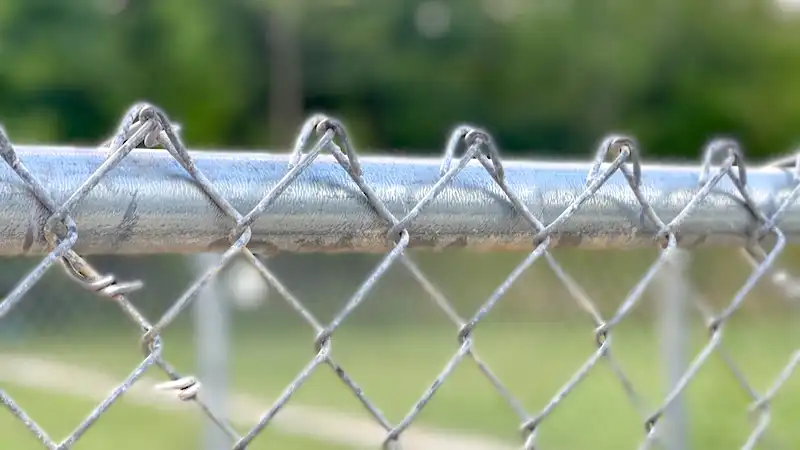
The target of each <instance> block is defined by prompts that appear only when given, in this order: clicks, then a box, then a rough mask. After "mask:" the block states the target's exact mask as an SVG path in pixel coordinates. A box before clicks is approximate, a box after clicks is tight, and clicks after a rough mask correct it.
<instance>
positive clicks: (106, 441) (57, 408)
mask: <svg viewBox="0 0 800 450" xmlns="http://www.w3.org/2000/svg"><path fill="white" fill-rule="evenodd" d="M9 389H10V390H13V397H14V400H15V401H16V402H17V403H18V404H20V405H23V407H24V408H25V409H26V410H27V411H28V412H29V414H30V415H31V416H32V417H33V418H34V420H36V421H37V423H38V424H39V425H40V426H41V427H42V428H44V430H45V431H46V432H47V433H48V434H49V435H50V437H51V438H52V439H53V440H55V441H60V440H61V439H62V438H63V437H65V436H67V435H68V434H69V433H70V432H71V431H72V430H73V429H74V428H75V426H76V425H77V424H78V423H79V422H80V420H81V418H82V417H84V416H86V415H87V414H88V412H89V411H91V409H92V408H93V407H94V406H95V404H94V403H92V402H90V401H86V400H85V399H83V398H78V397H71V396H68V395H51V394H49V393H43V392H39V391H37V390H34V389H29V388H20V387H16V386H12V387H10V388H9ZM0 436H2V437H0V440H2V447H3V448H9V449H12V448H13V449H15V450H40V449H42V448H44V447H43V446H42V444H41V443H40V442H39V441H38V440H37V439H36V438H35V437H34V435H33V433H31V432H30V431H29V430H28V429H27V428H25V426H23V425H22V423H21V422H20V421H18V420H16V419H14V418H13V417H12V416H11V415H9V414H6V413H3V414H0ZM201 436H202V430H201V423H200V421H199V420H198V417H197V415H192V414H177V413H169V412H162V411H159V410H158V409H153V408H149V407H144V406H139V405H131V404H130V403H127V402H126V401H125V400H121V401H120V402H118V403H115V404H114V405H112V406H111V408H110V409H109V410H108V411H107V412H106V414H104V415H103V416H102V417H101V418H100V419H99V420H98V421H97V422H96V423H95V426H92V427H91V428H89V430H88V431H87V432H86V434H85V435H84V436H82V437H81V439H80V440H78V443H77V444H76V445H75V447H74V448H76V449H79V450H80V449H111V448H113V449H115V450H140V449H143V448H147V449H150V450H178V449H187V450H188V449H192V448H199V445H198V444H199V442H200V441H199V439H198V438H199V437H201ZM251 448H254V449H267V448H278V449H287V450H293V449H297V450H303V449H309V448H320V449H325V450H342V449H344V448H346V447H338V446H335V445H330V444H323V443H320V442H316V441H312V440H310V439H305V438H301V437H297V436H287V435H284V434H280V433H276V432H274V431H272V430H269V431H265V432H264V433H263V434H262V435H261V436H260V437H259V439H257V440H256V441H254V443H253V445H252V447H251Z"/></svg>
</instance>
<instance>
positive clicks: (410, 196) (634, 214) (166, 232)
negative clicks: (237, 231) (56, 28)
mask: <svg viewBox="0 0 800 450" xmlns="http://www.w3.org/2000/svg"><path fill="white" fill-rule="evenodd" d="M17 150H18V152H19V154H20V157H21V159H22V160H23V162H24V163H25V164H26V165H27V166H28V168H29V169H30V170H31V171H32V172H33V173H34V174H35V175H36V176H38V177H39V179H40V180H41V181H42V183H43V184H44V186H45V187H46V188H48V189H49V190H50V192H51V193H52V195H53V196H54V198H55V200H56V201H57V202H63V201H64V200H66V199H67V198H68V196H69V195H70V194H71V193H72V192H73V191H74V190H76V189H77V188H78V186H79V185H80V184H81V182H83V181H84V180H85V179H86V178H88V177H89V175H90V174H91V173H92V171H93V170H94V169H95V168H96V167H97V166H98V165H100V163H101V162H102V161H103V159H104V157H105V153H103V152H101V151H98V150H97V149H93V148H74V147H43V146H18V147H17ZM192 153H193V155H194V157H195V158H196V161H197V166H198V167H199V168H200V169H201V170H202V171H203V172H204V173H205V174H206V175H207V176H208V178H209V179H210V180H211V181H212V182H213V183H214V185H215V186H216V187H217V189H219V191H220V192H221V194H222V195H223V196H224V197H226V198H228V199H229V200H230V201H231V203H232V204H233V205H234V206H235V207H236V208H238V209H239V211H241V212H242V213H246V212H247V211H248V210H249V209H250V208H252V207H253V206H254V205H255V204H256V203H257V202H258V201H259V200H260V199H261V198H262V196H264V195H265V194H266V193H267V192H268V191H269V190H270V188H271V187H272V186H274V185H275V184H276V183H277V182H278V181H279V180H280V179H281V178H282V177H283V176H284V174H285V173H286V172H287V162H288V155H285V154H265V153H234V152H205V151H203V152H199V151H198V152H192ZM362 162H363V172H364V177H365V179H366V180H367V182H368V183H369V184H370V185H371V186H372V187H373V188H374V190H375V192H376V193H377V195H378V197H380V198H381V199H382V200H383V201H384V202H385V204H386V206H387V207H388V208H389V210H390V211H391V212H392V213H393V214H394V215H395V216H396V217H398V218H400V217H402V216H403V215H405V213H406V212H408V211H409V210H411V208H412V207H413V206H414V205H415V204H416V203H417V202H419V201H420V199H422V197H423V196H424V195H425V193H426V192H427V191H428V190H429V189H430V188H431V186H433V185H434V183H436V181H437V180H438V179H439V162H440V161H439V159H436V158H402V159H394V158H384V157H363V159H362ZM504 166H505V173H506V179H507V180H508V183H509V184H510V186H511V188H512V189H513V190H515V191H516V192H517V194H518V195H519V197H520V198H521V199H522V201H523V202H524V203H525V204H526V205H527V206H528V207H529V208H530V210H531V212H533V213H534V214H535V215H537V217H539V218H540V219H542V221H543V222H544V223H549V222H551V221H552V220H554V219H555V218H556V217H557V216H558V215H559V214H560V213H561V212H562V211H563V210H564V209H565V208H567V206H568V205H569V204H570V202H572V200H573V199H574V198H575V197H576V196H578V195H579V194H580V193H581V191H582V190H583V188H584V183H585V178H586V174H587V172H588V170H589V163H588V162H586V163H551V162H523V161H506V162H505V163H504ZM699 173H700V166H699V164H698V165H697V166H686V167H679V166H665V165H650V166H648V165H645V166H644V167H643V170H642V180H643V192H644V194H645V195H646V197H647V198H648V199H649V201H650V202H652V205H653V207H654V209H655V211H656V213H657V214H658V215H659V216H660V217H661V218H662V220H664V221H665V222H668V221H669V220H671V219H672V218H673V217H675V216H676V215H677V214H678V213H679V212H680V211H681V209H683V207H684V205H686V204H687V203H688V202H689V200H690V198H691V197H692V195H693V193H694V192H696V191H697V189H698V182H697V180H698V176H699ZM748 175H749V177H748V183H749V188H750V189H751V192H752V195H753V197H754V198H755V200H756V202H757V203H758V204H759V205H760V207H761V208H762V210H763V211H764V213H765V214H766V215H768V216H769V215H770V214H771V213H772V212H773V211H774V210H775V209H776V208H777V206H778V205H779V203H780V200H781V199H783V198H786V196H787V195H788V194H789V192H790V190H791V189H792V187H793V181H792V177H791V174H790V173H789V172H788V171H786V170H782V169H751V170H750V171H749V173H748ZM0 205H2V207H1V208H0V255H5V256H14V255H24V254H42V253H44V252H46V251H47V246H46V243H45V240H44V237H43V235H42V233H41V229H42V226H43V224H44V222H45V220H46V218H47V216H48V214H47V212H46V211H45V210H44V209H43V208H42V206H41V205H39V204H38V202H37V201H36V200H35V198H34V197H33V195H31V194H30V193H29V192H28V191H27V190H26V188H25V185H24V184H23V183H22V181H21V180H20V179H18V177H17V175H16V174H15V173H13V172H12V171H11V169H10V168H9V167H8V166H6V165H5V164H2V165H0ZM640 212H641V208H640V207H639V204H638V203H637V201H636V198H635V197H634V194H633V192H632V191H631V189H630V188H629V187H628V185H627V182H626V180H625V178H624V176H623V175H622V174H621V173H619V172H617V173H616V174H615V175H614V176H613V177H612V178H611V179H610V180H609V181H608V182H607V183H606V184H605V185H604V186H603V187H602V188H601V189H600V191H598V192H597V194H596V195H595V196H594V197H593V198H591V199H590V200H589V201H587V202H586V203H585V204H584V205H583V206H582V207H581V208H580V209H578V211H577V212H576V213H575V214H574V216H572V217H571V218H570V219H569V220H567V221H566V222H565V223H564V224H563V226H562V227H561V229H560V230H558V232H557V233H556V234H555V235H554V236H553V245H557V246H581V247H585V248H605V247H614V248H621V247H623V248H624V247H641V246H653V237H654V235H655V233H656V232H657V230H656V229H655V228H654V227H653V226H652V225H651V224H650V223H648V222H643V221H642V215H641V213H640ZM72 217H73V218H74V219H75V221H76V222H77V224H78V232H79V238H78V243H77V246H76V250H77V251H78V252H81V253H83V254H154V253H194V252H204V251H209V250H211V251H218V250H222V249H224V248H226V247H227V246H228V240H227V239H228V235H229V232H230V230H231V228H232V226H233V222H232V220H231V219H229V218H227V217H225V216H224V215H223V214H222V213H221V212H220V211H219V210H218V209H217V208H216V206H214V205H213V204H212V203H211V201H209V200H208V199H207V197H206V196H205V195H204V194H203V192H202V191H201V190H200V189H199V188H198V187H197V186H196V185H195V184H194V183H193V182H192V180H191V178H190V177H189V175H188V174H186V173H185V172H184V171H183V169H182V168H181V167H180V166H179V165H178V164H177V163H176V162H175V161H174V160H172V159H171V157H170V156H169V154H168V153H167V152H165V151H163V150H138V149H137V150H135V151H134V152H133V153H132V154H131V155H130V156H128V157H127V158H126V159H124V160H123V161H122V162H121V164H120V165H119V166H117V168H115V169H114V170H112V172H111V173H109V174H108V176H106V177H105V178H104V179H103V180H102V182H101V183H100V184H99V185H98V186H97V187H96V188H95V189H94V190H93V191H92V192H91V193H90V194H89V195H88V196H87V197H86V198H85V199H84V200H83V201H82V202H80V203H79V204H78V205H77V207H76V208H75V209H74V211H73V212H72ZM753 225H754V221H753V217H752V216H751V214H750V213H749V212H748V211H747V209H746V208H745V207H744V206H743V205H742V204H741V202H740V201H739V200H738V199H737V196H736V195H735V194H734V187H733V185H732V183H731V182H730V181H729V180H727V179H725V180H724V182H723V183H722V184H721V185H719V187H718V188H716V189H715V190H714V191H713V192H712V194H711V195H710V196H709V197H708V198H707V200H705V201H703V202H702V203H701V204H700V205H699V207H698V208H697V209H696V210H695V212H694V213H693V214H692V215H691V216H690V217H689V218H688V219H687V220H686V221H685V222H684V223H683V225H682V227H681V229H680V238H681V245H685V246H698V245H705V246H715V245H717V246H740V245H742V244H743V243H745V239H746V236H747V231H748V230H749V229H750V228H751V227H753ZM780 227H781V229H782V230H783V232H784V233H786V235H787V238H788V239H789V240H790V241H797V240H798V239H800V206H799V205H794V206H792V207H791V208H790V210H789V211H788V212H787V214H786V215H785V216H784V218H783V219H782V220H781V222H780ZM387 230H388V226H387V224H386V223H384V222H383V221H382V220H381V219H380V218H379V217H378V215H377V214H375V213H374V212H373V210H372V208H371V207H370V205H369V204H368V203H367V201H366V199H365V198H364V196H363V195H362V194H361V192H360V191H359V190H358V188H357V187H356V186H355V184H354V183H353V182H352V181H351V180H350V178H349V177H348V175H347V173H346V172H345V171H344V170H343V169H342V168H341V167H340V166H339V165H338V164H337V163H336V162H335V161H334V160H333V158H331V157H330V156H328V155H325V156H320V157H319V159H318V160H317V161H315V162H314V163H313V164H312V166H311V167H309V168H308V169H307V170H306V171H305V172H304V173H303V174H302V175H301V176H300V177H299V178H298V179H297V180H296V181H295V182H294V183H293V184H292V185H291V186H290V187H289V188H288V189H287V190H286V191H285V192H284V193H283V194H282V195H281V196H280V197H279V198H278V199H277V200H276V201H275V202H274V203H273V204H272V205H271V206H270V207H269V208H268V209H267V211H266V213H265V214H264V215H262V216H261V217H260V218H259V219H258V220H256V222H255V223H254V224H253V226H252V232H253V237H252V241H251V242H250V245H249V247H250V248H251V249H252V250H253V251H259V252H264V253H275V252H342V251H344V252H377V251H386V250H387V249H389V248H391V242H388V241H387V240H386V237H385V236H386V232H387ZM408 230H409V233H410V236H411V246H412V247H417V248H421V247H426V248H433V249H444V248H454V247H465V248H468V249H472V250H479V251H481V250H493V251H497V250H530V249H531V238H532V237H533V236H534V234H535V232H534V230H533V229H532V228H531V227H530V225H529V224H528V223H527V222H526V221H525V220H523V218H522V217H520V215H519V214H517V213H515V212H514V210H513V209H512V207H511V206H510V204H509V203H508V202H507V201H506V199H505V196H504V194H503V193H502V191H501V190H500V188H499V187H498V186H497V185H496V184H494V182H493V181H492V180H491V178H490V177H489V176H488V174H487V173H486V172H485V170H484V169H483V168H482V167H481V166H480V165H479V164H478V163H477V162H473V163H471V164H470V165H468V166H467V167H466V168H465V169H464V170H463V171H462V172H461V173H460V174H459V175H458V176H457V177H456V178H455V179H454V180H453V182H452V183H451V184H450V185H449V187H447V188H446V189H445V190H444V191H443V192H442V193H441V195H440V196H439V197H438V198H437V199H436V200H435V201H434V202H432V203H431V204H430V205H429V206H428V207H427V208H425V209H424V210H423V211H422V212H421V214H420V215H419V216H418V218H417V219H416V220H414V221H413V222H412V223H411V224H410V226H409V229H408Z"/></svg>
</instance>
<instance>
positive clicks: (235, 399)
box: [0, 354, 517, 450]
mask: <svg viewBox="0 0 800 450" xmlns="http://www.w3.org/2000/svg"><path fill="white" fill-rule="evenodd" d="M120 381H121V380H119V378H115V377H113V376H111V375H110V374H108V373H104V372H102V371H97V370H90V369H86V368H83V367H79V366H77V365H72V364H68V363H65V362H60V361H56V360H53V359H43V358H40V357H35V356H32V355H11V354H0V382H3V383H10V384H14V385H18V386H21V387H27V388H33V389H37V390H40V391H50V392H53V393H60V394H65V395H70V396H74V397H83V398H85V399H87V400H91V401H96V402H98V403H99V402H100V401H102V400H103V399H104V398H105V397H106V396H107V395H108V394H109V393H110V392H111V391H112V390H113V389H114V388H115V387H116V386H117V385H118V384H119V382H120ZM157 382H158V381H156V380H154V379H152V378H148V377H144V378H142V379H140V380H139V381H138V382H137V383H136V384H134V385H133V387H132V388H131V389H130V390H129V391H128V392H126V393H125V394H124V396H123V398H122V399H120V400H121V401H127V402H130V403H134V404H137V405H141V406H147V407H151V408H158V409H159V410H166V411H181V410H187V409H191V408H193V407H194V405H192V404H191V402H183V401H181V400H179V399H178V398H177V396H176V395H175V394H174V393H172V394H170V393H169V392H164V391H159V390H156V389H155V388H154V386H155V384H156V383H157ZM201 395H202V391H201ZM22 406H23V407H24V405H22ZM267 408H268V403H267V402H262V401H257V400H256V399H253V398H252V397H249V396H246V395H242V394H234V395H232V396H231V398H230V399H229V407H228V410H229V420H231V422H233V423H235V424H238V425H241V426H253V425H254V424H255V423H256V421H257V419H258V417H259V416H261V414H263V413H264V412H265V411H266V409H267ZM487 414H491V413H490V412H489V411H487ZM34 420H35V417H34ZM98 426H102V419H101V420H100V424H99V425H98ZM270 426H274V427H275V428H276V429H277V430H279V431H281V432H283V433H286V434H292V435H301V436H306V437H309V438H313V439H316V440H319V441H322V442H328V443H335V444H339V445H344V446H348V447H351V448H365V449H366V448H372V449H376V448H380V444H381V442H382V441H383V437H384V436H385V431H384V430H383V429H382V428H381V427H380V426H379V425H377V424H375V423H373V422H371V421H369V420H365V419H361V418H358V417H354V416H351V415H348V414H344V413H341V412H339V411H335V410H330V409H323V408H318V407H310V406H299V405H286V406H285V407H284V408H283V409H281V412H280V413H279V414H277V415H276V416H275V417H274V418H273V420H272V422H271V424H270ZM402 436H403V438H402V443H403V448H405V449H413V450H450V449H452V450H456V449H458V450H511V449H515V448H517V447H516V446H511V445H509V444H508V443H506V442H504V441H496V440H494V439H491V438H487V437H484V436H473V435H467V434H465V433H462V432H449V431H442V430H432V429H429V428H424V427H421V426H418V425H412V427H411V428H409V429H408V430H406V431H405V432H404V433H403V435H402Z"/></svg>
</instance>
